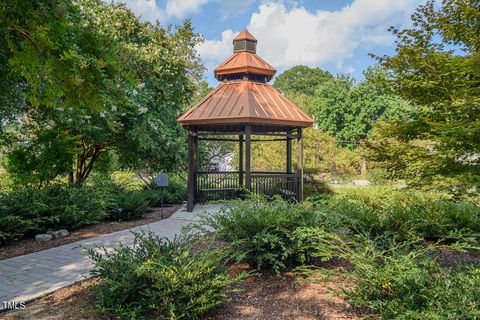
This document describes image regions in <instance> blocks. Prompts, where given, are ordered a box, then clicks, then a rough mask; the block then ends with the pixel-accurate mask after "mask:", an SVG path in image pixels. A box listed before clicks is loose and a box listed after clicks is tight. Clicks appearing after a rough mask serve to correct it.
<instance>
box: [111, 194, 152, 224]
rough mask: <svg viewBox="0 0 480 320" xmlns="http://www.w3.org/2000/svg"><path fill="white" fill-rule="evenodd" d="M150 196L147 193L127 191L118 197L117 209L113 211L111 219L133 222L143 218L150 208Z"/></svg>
mask: <svg viewBox="0 0 480 320" xmlns="http://www.w3.org/2000/svg"><path fill="white" fill-rule="evenodd" d="M149 204H150V201H149V197H148V194H147V193H146V192H145V191H125V192H121V193H119V194H118V195H117V198H116V205H117V207H116V208H115V209H114V210H112V213H111V215H110V218H112V219H117V220H132V219H137V218H140V217H142V216H143V215H144V214H145V213H146V212H147V211H148V209H149V208H150V206H149Z"/></svg>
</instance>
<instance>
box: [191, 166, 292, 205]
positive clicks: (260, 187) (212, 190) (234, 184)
mask: <svg viewBox="0 0 480 320" xmlns="http://www.w3.org/2000/svg"><path fill="white" fill-rule="evenodd" d="M250 177H251V193H253V194H258V195H267V196H274V195H279V196H281V197H282V198H283V199H285V200H293V199H296V200H298V195H299V185H300V174H297V173H284V172H258V171H257V172H252V173H251V175H250ZM195 181H196V185H195V202H199V203H205V202H207V201H215V200H223V199H235V198H241V197H244V196H245V191H244V189H245V185H244V184H243V185H241V184H240V172H239V171H228V172H206V171H200V172H196V173H195ZM242 181H243V182H244V183H245V172H244V173H243V179H242Z"/></svg>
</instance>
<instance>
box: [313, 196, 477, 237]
mask: <svg viewBox="0 0 480 320" xmlns="http://www.w3.org/2000/svg"><path fill="white" fill-rule="evenodd" d="M312 201H313V202H314V205H315V207H316V209H317V210H318V211H319V215H320V216H322V220H323V223H326V224H330V225H332V226H333V227H343V228H345V227H347V228H350V229H352V230H354V231H356V232H357V233H362V234H365V233H367V234H370V235H372V236H378V235H382V234H385V233H392V234H395V235H396V236H397V237H402V238H404V239H412V238H416V237H421V238H423V239H426V240H447V241H455V240H458V239H459V238H462V237H469V236H474V235H477V234H478V233H479V232H480V208H479V207H478V206H476V205H474V204H473V203H470V202H465V201H451V200H448V198H447V196H445V195H443V194H437V193H425V192H418V191H409V190H394V189H385V188H382V189H380V188H367V189H356V190H348V191H343V194H340V195H336V196H316V197H314V198H313V199H312Z"/></svg>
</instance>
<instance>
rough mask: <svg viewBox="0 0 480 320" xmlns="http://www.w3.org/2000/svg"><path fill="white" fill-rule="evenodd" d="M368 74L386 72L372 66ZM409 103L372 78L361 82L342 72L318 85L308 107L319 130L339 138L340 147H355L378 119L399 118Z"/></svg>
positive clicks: (381, 74) (367, 71)
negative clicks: (374, 81)
mask: <svg viewBox="0 0 480 320" xmlns="http://www.w3.org/2000/svg"><path fill="white" fill-rule="evenodd" d="M365 74H366V75H367V74H377V75H378V77H382V76H384V74H385V71H383V70H382V69H380V68H370V69H367V70H366V71H365ZM408 107H409V106H408V104H407V103H406V102H405V101H403V100H401V99H400V98H398V97H395V96H393V95H392V94H390V93H389V92H388V91H387V90H386V89H385V87H384V86H382V85H379V84H377V83H373V82H370V81H367V80H365V81H362V82H360V83H358V84H356V83H355V82H354V80H353V79H351V78H349V77H348V76H343V75H339V76H337V77H335V78H333V79H332V80H330V81H328V82H325V83H323V84H322V85H320V86H318V87H317V88H316V91H315V95H314V97H313V99H312V100H311V106H310V107H309V110H310V113H311V114H312V115H313V116H314V117H315V119H316V122H317V124H318V126H319V129H320V130H322V131H324V132H327V133H329V134H331V135H332V136H334V137H336V139H337V143H338V144H339V145H340V146H349V147H356V146H357V145H358V143H359V142H360V141H361V140H363V139H365V138H366V137H367V134H368V133H369V132H370V131H371V129H372V128H373V124H374V123H375V122H376V121H377V120H379V119H389V118H395V117H398V114H399V113H401V111H402V110H404V109H408Z"/></svg>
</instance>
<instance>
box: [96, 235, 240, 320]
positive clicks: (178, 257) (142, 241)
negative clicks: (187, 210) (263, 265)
mask: <svg viewBox="0 0 480 320" xmlns="http://www.w3.org/2000/svg"><path fill="white" fill-rule="evenodd" d="M194 239H195V238H192V237H187V236H181V237H178V238H175V239H174V240H173V241H169V240H167V239H162V238H159V237H157V236H155V235H153V234H152V233H148V234H135V243H134V246H133V247H126V246H121V247H120V248H119V249H115V250H114V251H113V252H107V251H105V252H103V254H102V253H99V252H95V251H94V250H90V257H91V258H92V260H93V262H94V263H95V267H94V269H93V270H92V274H93V275H96V276H100V279H101V280H100V282H99V284H98V285H96V295H97V298H98V307H99V308H100V310H101V311H103V312H105V313H108V314H113V315H115V316H118V317H120V318H121V319H142V318H146V317H149V316H151V317H155V318H160V319H196V318H197V317H199V316H200V315H202V314H204V313H206V312H207V311H209V310H210V309H212V308H215V307H216V306H218V305H220V304H221V303H223V302H224V301H225V300H226V299H227V298H226V294H227V293H228V292H229V291H230V290H231V289H228V286H229V285H232V284H233V283H236V282H238V281H240V280H241V279H242V278H243V277H245V274H244V273H241V274H239V275H237V276H234V277H232V276H229V274H228V273H227V267H226V266H225V263H224V261H223V260H222V256H223V253H222V252H221V251H219V250H205V251H200V252H199V251H198V250H197V251H195V250H192V244H193V240H194Z"/></svg>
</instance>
